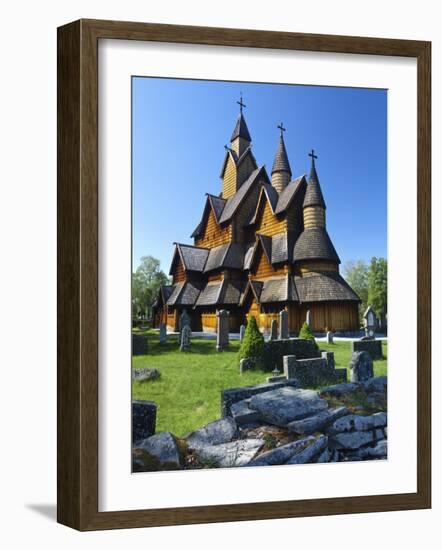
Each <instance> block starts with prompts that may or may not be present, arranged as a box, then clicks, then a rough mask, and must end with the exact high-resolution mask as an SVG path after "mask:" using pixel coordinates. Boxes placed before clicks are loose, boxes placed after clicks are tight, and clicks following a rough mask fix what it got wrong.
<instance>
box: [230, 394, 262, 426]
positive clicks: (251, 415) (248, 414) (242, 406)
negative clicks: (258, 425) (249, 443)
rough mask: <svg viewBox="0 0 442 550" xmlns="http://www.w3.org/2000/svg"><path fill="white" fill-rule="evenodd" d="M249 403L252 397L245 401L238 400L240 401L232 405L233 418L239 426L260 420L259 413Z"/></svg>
mask: <svg viewBox="0 0 442 550" xmlns="http://www.w3.org/2000/svg"><path fill="white" fill-rule="evenodd" d="M249 403H250V399H244V400H243V401H238V403H233V405H231V407H230V412H231V415H232V418H233V419H234V420H235V422H236V423H237V425H238V426H244V425H245V424H252V423H254V422H257V420H259V415H258V413H257V412H256V411H253V410H252V409H251V408H250V407H249Z"/></svg>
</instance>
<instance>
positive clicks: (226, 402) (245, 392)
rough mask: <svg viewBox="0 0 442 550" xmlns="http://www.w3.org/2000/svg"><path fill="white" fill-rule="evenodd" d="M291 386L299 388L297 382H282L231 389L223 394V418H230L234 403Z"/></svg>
mask: <svg viewBox="0 0 442 550" xmlns="http://www.w3.org/2000/svg"><path fill="white" fill-rule="evenodd" d="M286 386H290V387H293V388H297V387H298V386H299V384H298V381H297V380H283V381H281V382H271V383H266V384H256V385H255V386H243V387H240V388H229V389H227V390H223V391H222V392H221V416H222V417H225V416H230V407H231V405H233V403H237V402H238V401H242V400H243V399H248V398H249V397H252V396H253V395H257V394H259V393H264V392H267V391H270V390H275V389H276V388H283V387H286Z"/></svg>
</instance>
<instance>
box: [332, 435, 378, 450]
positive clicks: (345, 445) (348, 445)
mask: <svg viewBox="0 0 442 550" xmlns="http://www.w3.org/2000/svg"><path fill="white" fill-rule="evenodd" d="M373 441H374V435H373V432H343V433H338V434H336V435H333V436H332V437H331V438H330V442H331V443H332V446H333V447H334V448H336V449H359V447H362V446H363V445H368V444H369V443H373Z"/></svg>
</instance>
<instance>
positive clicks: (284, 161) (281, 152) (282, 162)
mask: <svg viewBox="0 0 442 550" xmlns="http://www.w3.org/2000/svg"><path fill="white" fill-rule="evenodd" d="M274 172H288V173H289V174H290V175H291V174H292V170H291V168H290V163H289V158H288V156H287V150H286V148H285V143H284V138H283V137H282V135H280V136H279V141H278V147H277V148H276V154H275V159H274V161H273V167H272V174H273V173H274Z"/></svg>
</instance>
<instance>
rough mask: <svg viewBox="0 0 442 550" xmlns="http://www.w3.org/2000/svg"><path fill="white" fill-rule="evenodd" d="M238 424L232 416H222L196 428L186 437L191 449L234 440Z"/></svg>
mask: <svg viewBox="0 0 442 550" xmlns="http://www.w3.org/2000/svg"><path fill="white" fill-rule="evenodd" d="M237 431H238V428H237V425H236V422H235V420H233V418H231V417H227V418H221V419H220V420H215V421H214V422H210V423H209V424H206V426H204V427H202V428H200V429H199V430H195V431H194V432H192V433H191V434H189V435H188V436H187V438H186V441H187V444H188V446H189V449H198V448H200V447H204V446H207V445H219V444H221V443H228V442H229V441H232V439H234V437H235V436H236V435H237Z"/></svg>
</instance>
